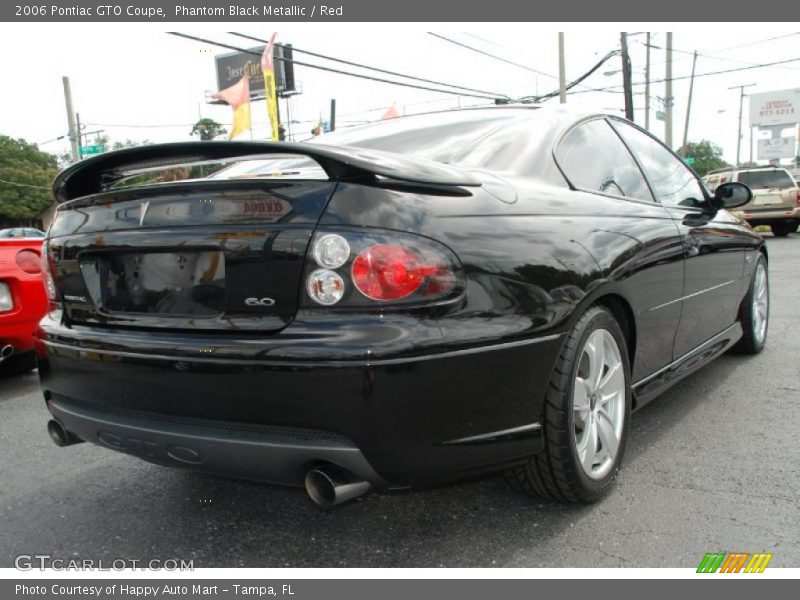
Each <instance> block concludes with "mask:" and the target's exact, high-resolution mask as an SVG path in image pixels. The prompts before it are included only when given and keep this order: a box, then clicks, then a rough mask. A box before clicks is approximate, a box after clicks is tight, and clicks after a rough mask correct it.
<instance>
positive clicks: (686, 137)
mask: <svg viewBox="0 0 800 600" xmlns="http://www.w3.org/2000/svg"><path fill="white" fill-rule="evenodd" d="M696 66H697V50H695V51H694V56H693V58H692V78H691V79H690V80H689V100H688V101H687V102H686V124H685V125H684V126H683V145H682V146H681V156H686V144H687V143H688V142H689V113H691V112H692V92H693V91H694V68H695V67H696Z"/></svg>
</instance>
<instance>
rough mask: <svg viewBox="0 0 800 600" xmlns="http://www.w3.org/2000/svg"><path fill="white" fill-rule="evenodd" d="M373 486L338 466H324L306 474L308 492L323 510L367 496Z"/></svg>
mask: <svg viewBox="0 0 800 600" xmlns="http://www.w3.org/2000/svg"><path fill="white" fill-rule="evenodd" d="M371 487H372V485H371V484H370V483H369V482H368V481H363V480H361V479H357V478H355V476H354V475H353V474H352V473H350V472H349V471H346V470H345V469H342V468H341V467H337V466H336V465H324V466H321V467H317V468H316V469H311V470H310V471H309V472H308V473H306V492H307V493H308V496H309V498H311V500H313V502H314V503H315V504H316V505H317V506H320V507H322V508H330V507H332V506H336V505H337V504H342V503H343V502H347V501H349V500H355V499H356V498H358V497H359V496H363V495H364V494H366V493H367V492H368V491H369V489H370V488H371Z"/></svg>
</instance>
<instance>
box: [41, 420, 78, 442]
mask: <svg viewBox="0 0 800 600" xmlns="http://www.w3.org/2000/svg"><path fill="white" fill-rule="evenodd" d="M47 433H48V434H49V435H50V439H51V440H53V443H54V444H55V445H56V446H58V447H60V448H63V447H64V446H71V445H72V444H80V443H81V442H82V441H83V440H82V439H80V438H79V437H78V436H76V435H75V434H72V433H70V432H69V431H67V430H66V429H65V428H64V426H63V425H62V424H61V423H59V422H58V421H56V420H55V419H50V420H49V421H48V422H47Z"/></svg>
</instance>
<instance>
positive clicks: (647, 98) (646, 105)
mask: <svg viewBox="0 0 800 600" xmlns="http://www.w3.org/2000/svg"><path fill="white" fill-rule="evenodd" d="M645 48H646V58H645V61H646V62H645V65H644V128H645V129H646V130H647V131H650V32H649V31H648V32H647V43H646V44H645Z"/></svg>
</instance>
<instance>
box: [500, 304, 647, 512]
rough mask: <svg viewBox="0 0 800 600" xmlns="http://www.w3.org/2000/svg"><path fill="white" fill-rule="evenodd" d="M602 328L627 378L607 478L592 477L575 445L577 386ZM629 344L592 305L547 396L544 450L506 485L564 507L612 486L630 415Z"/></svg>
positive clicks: (566, 348) (610, 317) (588, 499)
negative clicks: (587, 354)
mask: <svg viewBox="0 0 800 600" xmlns="http://www.w3.org/2000/svg"><path fill="white" fill-rule="evenodd" d="M597 329H605V330H607V331H608V332H610V333H611V335H612V336H613V337H614V340H615V341H616V343H617V346H618V347H619V351H620V355H621V358H622V365H623V372H624V377H625V404H624V412H623V419H624V420H623V425H622V434H621V435H620V439H619V447H618V450H617V453H616V456H615V458H614V463H613V466H612V468H611V470H610V472H609V473H608V474H607V475H606V476H605V477H603V478H602V479H592V478H590V477H589V476H588V475H587V474H586V472H585V471H584V469H583V467H581V464H580V462H579V459H578V454H577V449H576V444H575V441H574V435H575V433H574V431H575V429H574V428H575V423H574V413H573V407H572V402H573V400H572V398H573V386H574V382H575V377H576V375H577V373H578V368H579V364H578V363H579V361H580V360H581V357H582V354H583V349H584V346H585V344H586V341H587V339H588V338H589V336H590V335H591V334H592V333H593V332H594V331H596V330H597ZM628 363H629V360H628V350H627V344H626V342H625V336H624V335H623V333H622V329H621V328H620V326H619V324H618V323H617V321H616V319H615V318H614V316H613V315H612V314H611V312H609V311H608V310H607V309H606V308H604V307H602V306H593V307H591V308H590V309H589V310H587V311H586V313H585V314H584V315H582V316H581V318H580V319H578V322H577V323H575V325H574V327H573V328H572V330H571V331H570V332H569V334H568V335H567V338H566V340H565V341H564V345H563V346H562V348H561V352H560V354H559V356H558V359H557V361H556V365H555V369H554V370H553V374H552V376H551V378H550V382H549V385H548V388H547V393H546V397H545V405H544V414H543V417H544V419H543V423H544V437H545V449H544V451H543V452H541V453H539V454H537V455H535V456H533V457H531V459H530V460H529V461H528V463H527V464H525V465H523V466H519V467H514V468H512V469H510V470H509V471H508V472H507V473H506V480H507V481H508V482H509V484H510V485H511V487H512V488H513V489H515V490H517V491H519V492H522V493H525V494H529V495H532V496H539V497H542V498H546V499H550V500H556V501H559V502H565V503H583V504H587V503H591V502H595V501H597V500H599V499H600V498H602V497H603V496H604V495H605V494H606V493H607V492H608V489H609V488H610V487H611V485H612V483H613V480H614V477H615V476H616V474H617V471H618V470H619V465H620V463H621V461H622V457H623V455H624V452H625V444H626V441H627V438H628V423H629V421H630V412H631V376H630V366H629V364H628Z"/></svg>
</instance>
